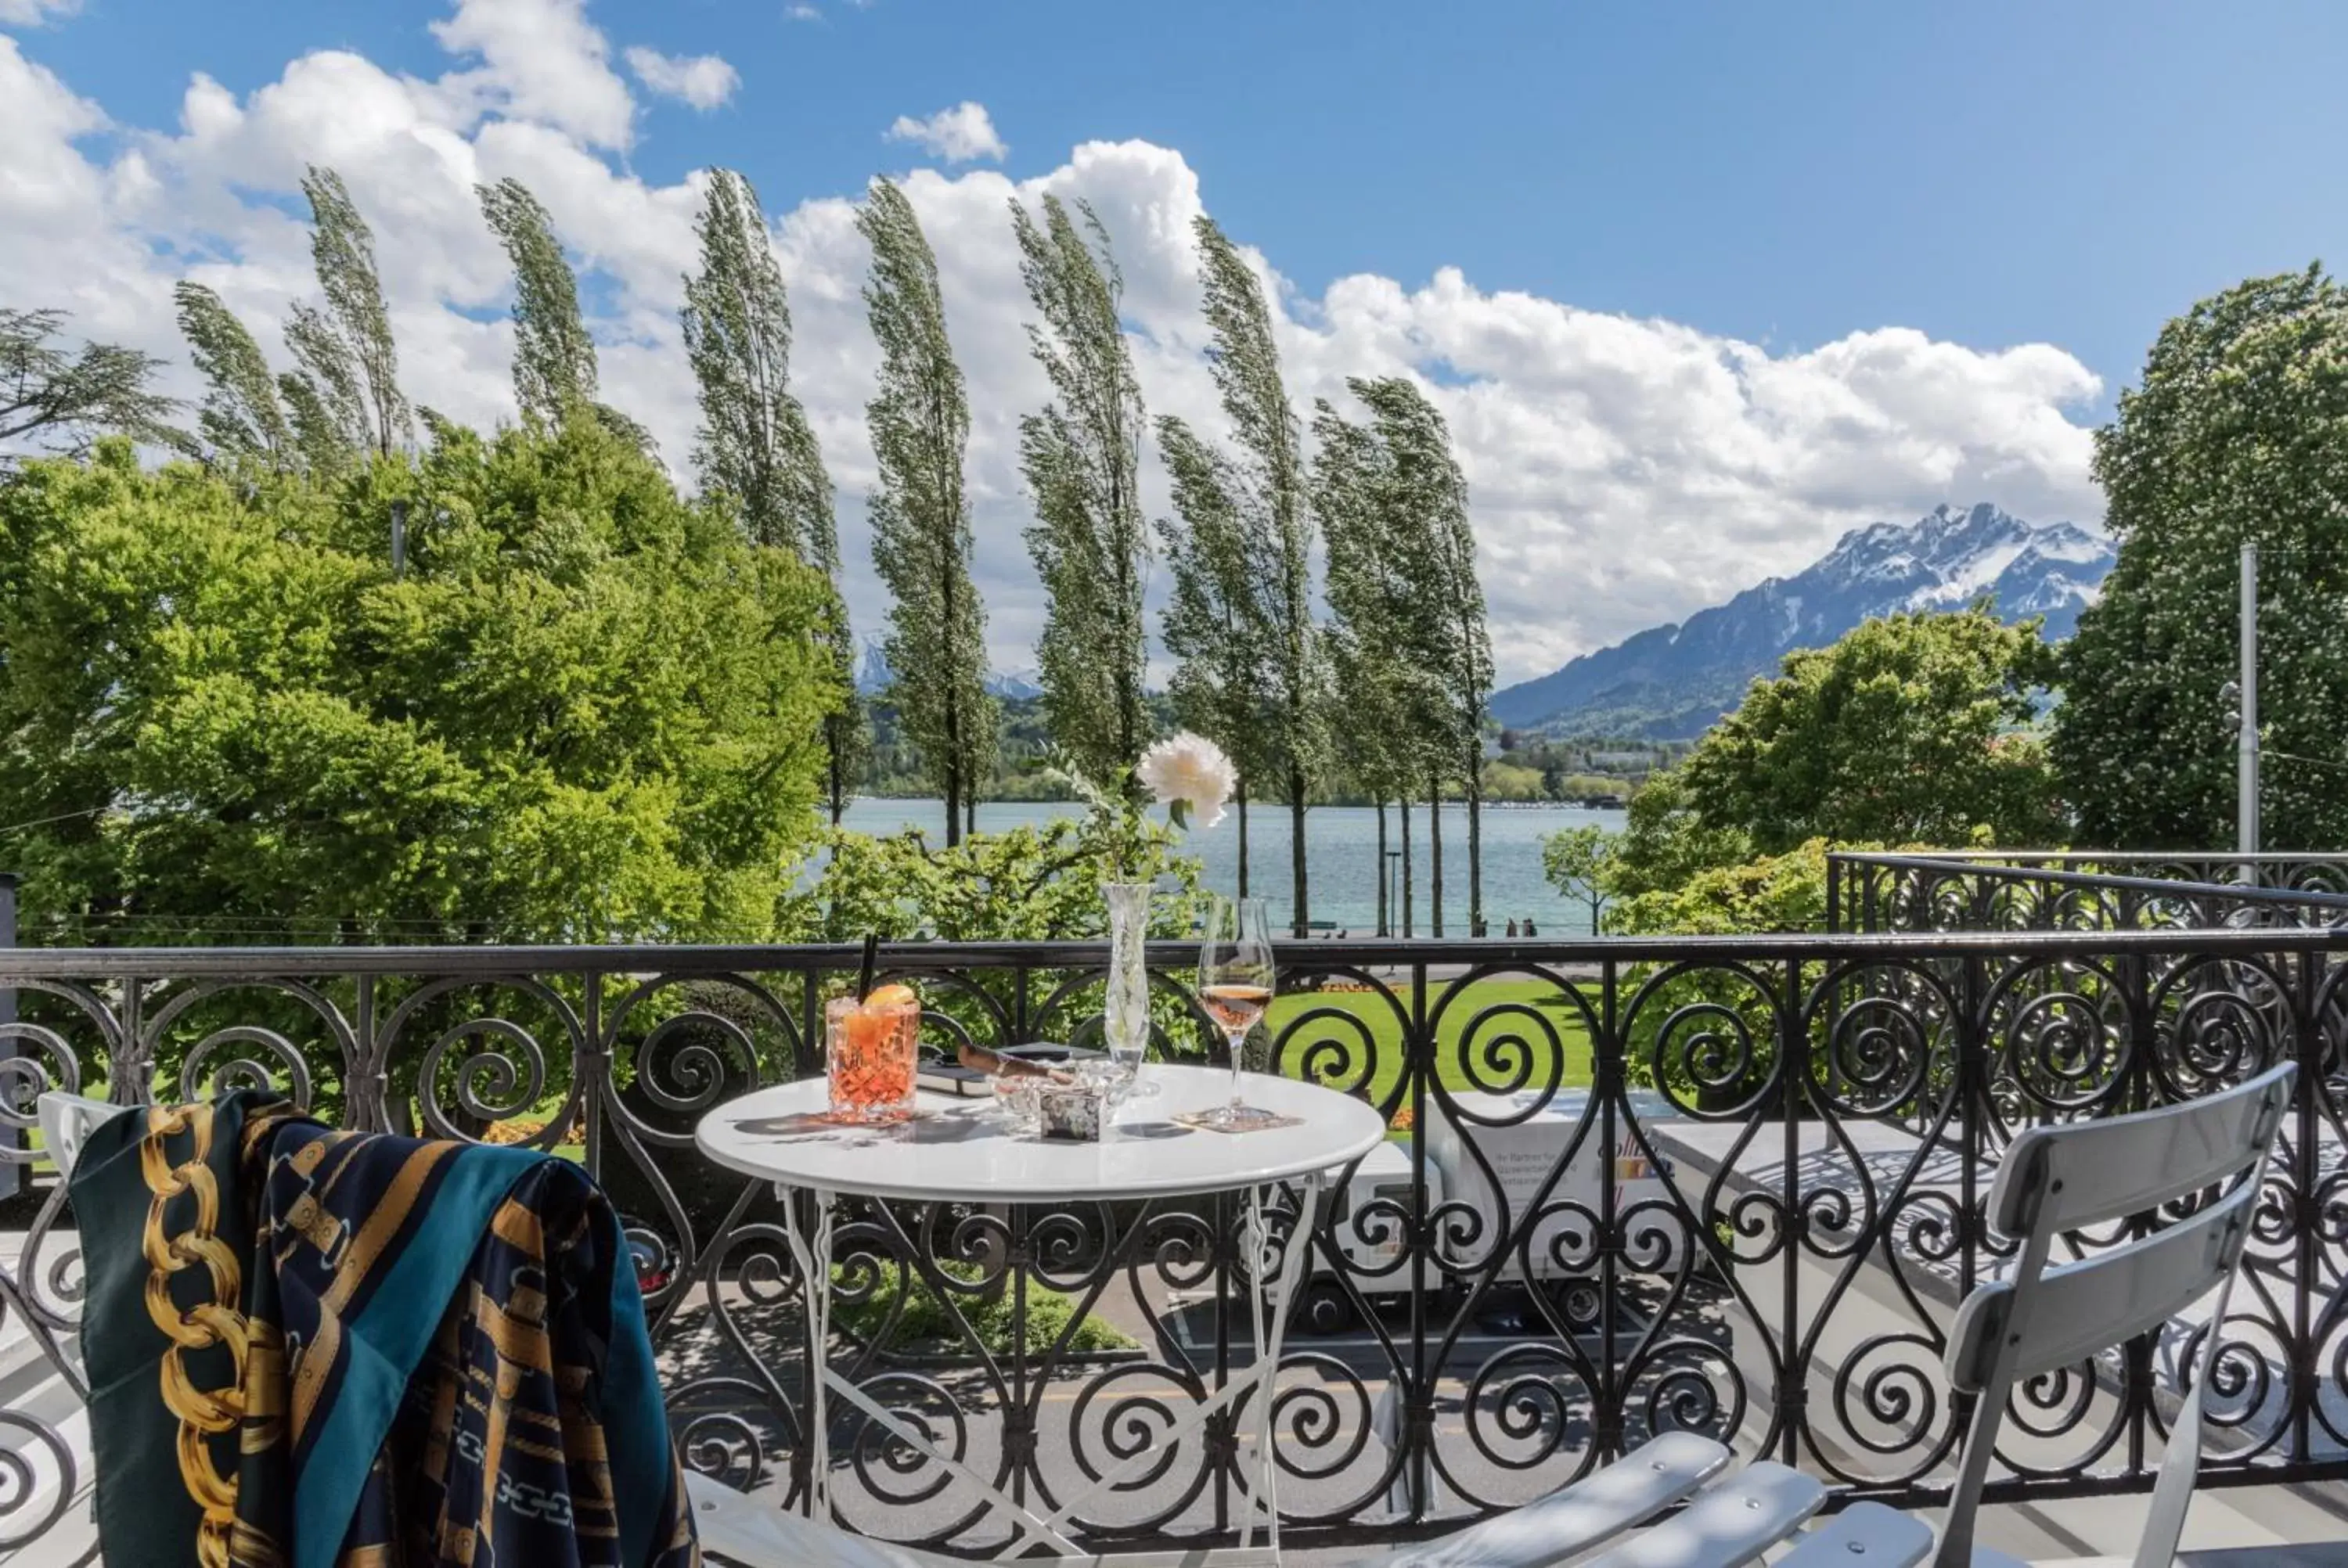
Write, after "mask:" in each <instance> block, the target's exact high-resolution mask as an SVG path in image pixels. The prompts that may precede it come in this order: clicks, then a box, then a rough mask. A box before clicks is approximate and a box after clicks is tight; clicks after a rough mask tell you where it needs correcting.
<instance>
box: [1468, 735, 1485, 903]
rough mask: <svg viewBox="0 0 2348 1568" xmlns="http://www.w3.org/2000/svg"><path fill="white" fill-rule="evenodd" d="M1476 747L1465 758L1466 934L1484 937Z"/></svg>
mask: <svg viewBox="0 0 2348 1568" xmlns="http://www.w3.org/2000/svg"><path fill="white" fill-rule="evenodd" d="M1483 753H1484V748H1483V746H1482V745H1481V743H1478V745H1476V747H1475V748H1474V749H1473V750H1471V751H1470V752H1469V753H1468V935H1469V936H1471V937H1481V936H1482V935H1483V934H1484V770H1483V768H1482V767H1481V766H1479V765H1478V764H1481V763H1482V762H1483V760H1484V754H1483Z"/></svg>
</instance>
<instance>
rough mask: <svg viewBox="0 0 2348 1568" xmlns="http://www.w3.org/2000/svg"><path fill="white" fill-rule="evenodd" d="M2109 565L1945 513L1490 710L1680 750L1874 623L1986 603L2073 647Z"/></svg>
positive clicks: (1505, 717)
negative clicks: (1748, 695) (1762, 684)
mask: <svg viewBox="0 0 2348 1568" xmlns="http://www.w3.org/2000/svg"><path fill="white" fill-rule="evenodd" d="M2111 566H2112V552H2111V547H2110V546H2109V545H2108V544H2106V542H2105V541H2104V540H2103V539H2102V538H2099V537H2097V536H2096V535H2095V534H2092V533H2090V532H2089V531H2088V530H2086V529H2085V528H2080V527H2078V526H2077V525H2076V524H2074V523H2069V522H2057V523H2030V522H2025V521H2024V520H2023V519H2022V518H2017V517H2014V516H2013V514H2011V513H2009V512H2006V511H2004V510H2003V509H2002V508H2000V507H1996V506H1993V505H1992V504H1991V503H1989V502H1986V501H1983V502H1980V503H1977V504H1976V505H1974V506H1972V507H1965V508H1962V509H1958V508H1955V507H1950V506H1947V505H1945V504H1943V505H1941V506H1939V507H1934V508H1933V509H1932V510H1931V511H1930V512H1927V513H1926V514H1924V516H1923V517H1921V518H1918V519H1917V520H1916V521H1915V522H1913V523H1904V524H1903V523H1891V522H1877V523H1869V524H1868V525H1867V526H1866V527H1864V528H1853V529H1851V530H1850V531H1849V532H1848V533H1846V534H1844V535H1843V536H1842V538H1839V539H1838V540H1837V541H1836V542H1835V547H1834V548H1833V549H1831V550H1829V551H1828V553H1827V554H1826V555H1824V556H1822V557H1820V558H1819V559H1818V560H1816V561H1813V562H1811V563H1810V565H1808V566H1807V567H1805V568H1804V569H1802V570H1800V571H1798V572H1796V573H1794V574H1793V575H1792V576H1790V577H1772V578H1768V579H1765V580H1763V581H1762V582H1760V583H1757V584H1756V585H1755V586H1754V587H1752V588H1748V589H1745V590H1744V591H1743V592H1741V593H1738V594H1736V595H1735V596H1734V597H1733V598H1731V599H1730V600H1727V601H1726V602H1725V603H1723V604H1716V605H1713V606H1710V607H1709V608H1707V609H1704V610H1698V611H1696V612H1695V613H1694V615H1691V616H1689V617H1688V618H1687V619H1686V620H1683V621H1679V622H1677V623H1675V624H1671V625H1664V626H1655V627H1650V628H1648V629H1647V630H1644V631H1642V632H1638V633H1636V634H1634V635H1632V636H1631V637H1628V638H1625V639H1624V640H1623V641H1620V642H1617V643H1614V644H1613V645H1612V646H1611V647H1607V648H1601V649H1599V650H1597V651H1595V652H1591V653H1585V654H1582V655H1581V656H1580V657H1579V658H1576V659H1573V660H1571V661H1568V662H1567V663H1566V664H1564V665H1562V666H1561V667H1560V668H1559V669H1557V670H1555V671H1551V672H1550V673H1549V674H1547V675H1542V676H1538V677H1536V678H1535V679H1533V680H1530V681H1523V682H1518V683H1517V684H1515V685H1512V686H1508V687H1504V688H1502V689H1501V690H1500V691H1498V692H1495V693H1493V696H1492V702H1491V712H1492V716H1493V717H1494V718H1495V719H1497V720H1498V721H1499V722H1500V723H1502V724H1504V725H1506V726H1508V727H1509V728H1510V729H1539V730H1543V731H1547V732H1549V733H1557V734H1605V735H1617V736H1622V737H1624V738H1631V737H1637V738H1641V739H1646V740H1689V739H1693V738H1694V736H1696V735H1698V734H1701V733H1703V732H1704V730H1705V729H1706V728H1708V727H1709V726H1710V725H1711V724H1712V723H1714V721H1715V720H1717V719H1718V718H1719V717H1720V716H1721V714H1723V713H1724V712H1727V711H1728V710H1729V709H1730V708H1733V707H1734V706H1735V704H1736V702H1737V701H1738V699H1739V698H1740V697H1741V696H1742V695H1743V693H1744V692H1745V689H1746V686H1747V685H1749V684H1750V683H1751V682H1752V681H1753V679H1754V677H1755V676H1756V675H1765V674H1774V673H1775V672H1776V670H1777V667H1778V662H1779V661H1781V660H1782V659H1783V658H1784V657H1785V656H1786V655H1787V653H1789V652H1791V651H1794V650H1795V649H1797V648H1818V647H1823V646H1825V645H1826V644H1828V643H1829V642H1832V641H1835V640H1836V639H1837V638H1838V637H1840V636H1842V634H1843V633H1845V632H1847V631H1849V630H1850V629H1851V628H1852V627H1855V626H1857V625H1858V624H1859V622H1860V621H1862V620H1867V619H1868V618H1869V617H1870V616H1878V615H1890V614H1892V613H1895V612H1897V611H1900V610H1956V609H1960V608H1962V606H1964V605H1965V604H1968V603H1970V602H1972V600H1974V599H1975V598H1977V597H1980V596H1981V595H1983V594H1987V595H1988V596H1989V597H1990V598H1991V600H1992V601H1993V604H1994V606H1995V608H1996V610H1997V612H1998V614H1999V615H2000V616H2001V617H2003V618H2004V619H2005V620H2022V619H2024V617H2027V616H2032V615H2038V616H2044V618H2045V626H2046V635H2047V636H2048V637H2049V638H2052V639H2059V638H2065V637H2068V636H2069V635H2070V634H2071V633H2072V631H2073V630H2075V628H2076V627H2077V625H2078V620H2079V611H2080V610H2083V609H2085V607H2086V606H2087V605H2088V604H2090V603H2092V602H2093V601H2094V600H2095V596H2096V592H2097V591H2098V590H2099V589H2101V587H2102V584H2103V579H2104V577H2105V574H2106V573H2107V572H2108V571H2110V569H2111Z"/></svg>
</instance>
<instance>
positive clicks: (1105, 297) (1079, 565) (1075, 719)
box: [1011, 196, 1150, 778]
mask: <svg viewBox="0 0 2348 1568" xmlns="http://www.w3.org/2000/svg"><path fill="white" fill-rule="evenodd" d="M1076 209H1077V211H1078V212H1079V213H1080V214H1081V215H1082V218H1083V226H1082V227H1081V228H1079V227H1078V225H1077V223H1076V220H1074V219H1072V218H1070V217H1069V215H1068V210H1067V208H1066V206H1065V205H1064V204H1063V203H1062V202H1061V201H1060V200H1059V198H1057V197H1056V196H1046V197H1045V198H1044V220H1043V222H1042V223H1041V224H1040V225H1039V224H1038V223H1037V222H1036V220H1035V219H1034V218H1033V217H1032V216H1030V215H1029V213H1028V211H1027V209H1026V208H1025V207H1024V206H1022V205H1021V204H1020V202H1019V201H1018V200H1017V199H1016V198H1014V199H1013V200H1012V202H1011V222H1012V228H1013V230H1014V232H1015V234H1016V235H1017V238H1018V241H1019V256H1020V261H1019V272H1020V276H1021V278H1022V279H1023V281H1024V282H1025V283H1026V286H1027V295H1028V298H1029V300H1030V301H1032V302H1034V304H1035V311H1036V313H1037V314H1038V315H1040V316H1041V317H1042V318H1043V319H1042V321H1041V323H1029V325H1028V328H1027V336H1028V342H1029V344H1030V346H1031V347H1032V349H1033V351H1034V353H1035V361H1036V363H1037V364H1040V365H1042V366H1043V367H1044V374H1045V376H1046V377H1047V378H1048V379H1049V380H1050V382H1051V384H1052V394H1053V401H1052V403H1051V405H1049V406H1047V407H1046V408H1045V409H1044V411H1043V412H1042V413H1040V414H1031V415H1027V416H1026V417H1025V418H1023V419H1022V420H1021V421H1020V422H1019V455H1020V467H1021V470H1022V471H1023V472H1024V474H1025V477H1026V480H1027V488H1028V490H1029V492H1030V493H1031V494H1032V495H1033V496H1034V497H1035V525H1034V526H1033V527H1031V528H1028V530H1027V549H1028V553H1029V554H1030V555H1031V556H1032V557H1034V559H1035V571H1036V575H1037V576H1038V577H1040V578H1042V579H1043V582H1044V590H1045V594H1046V596H1047V597H1048V599H1049V601H1050V602H1049V608H1048V609H1047V610H1045V620H1044V635H1043V639H1042V641H1041V642H1040V643H1039V644H1038V646H1037V648H1036V659H1037V662H1038V664H1039V665H1040V666H1041V676H1040V680H1041V684H1042V686H1043V688H1044V705H1045V712H1047V713H1048V714H1049V715H1050V718H1051V722H1052V733H1053V734H1054V736H1055V737H1056V739H1057V740H1058V742H1059V743H1060V745H1061V746H1062V747H1063V748H1064V749H1065V750H1066V753H1068V755H1069V757H1070V758H1071V760H1073V761H1074V762H1075V764H1076V766H1077V767H1079V768H1080V769H1082V770H1083V771H1084V772H1085V773H1086V774H1089V775H1090V776H1092V777H1094V778H1107V777H1109V776H1110V775H1112V774H1117V773H1118V772H1119V771H1120V770H1127V769H1130V768H1131V767H1132V766H1133V764H1134V763H1135V762H1136V761H1138V759H1139V758H1140V755H1141V751H1142V747H1143V746H1144V745H1146V744H1147V743H1148V740H1149V730H1150V719H1149V707H1148V701H1147V698H1146V694H1145V692H1144V691H1143V687H1142V678H1143V671H1144V659H1145V654H1146V649H1145V646H1144V636H1143V628H1142V605H1141V597H1142V574H1143V569H1144V567H1145V565H1146V563H1147V561H1148V553H1149V536H1148V529H1147V528H1146V527H1145V526H1144V522H1143V518H1142V512H1141V481H1140V466H1141V438H1142V433H1143V427H1144V415H1143V412H1142V406H1141V388H1140V384H1138V382H1136V381H1135V379H1134V375H1133V359H1132V354H1131V353H1130V351H1129V350H1128V347H1127V345H1126V341H1125V332H1124V328H1123V326H1122V324H1121V323H1120V322H1119V319H1118V315H1117V302H1118V298H1119V296H1120V295H1121V293H1122V292H1123V291H1124V279H1123V278H1122V276H1121V275H1120V274H1119V273H1118V272H1117V261H1116V260H1115V258H1114V257H1113V256H1112V255H1111V254H1110V252H1109V244H1108V232H1107V230H1105V229H1103V228H1102V227H1101V223H1100V220H1099V218H1098V217H1097V215H1096V214H1095V213H1094V212H1093V210H1092V209H1091V208H1090V207H1088V206H1086V205H1085V204H1084V203H1083V202H1081V201H1080V202H1078V203H1077V204H1076Z"/></svg>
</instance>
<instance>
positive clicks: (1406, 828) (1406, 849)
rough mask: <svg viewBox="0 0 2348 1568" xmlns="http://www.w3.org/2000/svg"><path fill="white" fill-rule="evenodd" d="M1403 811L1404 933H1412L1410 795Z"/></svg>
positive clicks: (1402, 806) (1405, 799) (1404, 802)
mask: <svg viewBox="0 0 2348 1568" xmlns="http://www.w3.org/2000/svg"><path fill="white" fill-rule="evenodd" d="M1399 805H1400V807H1401V811H1402V934H1403V935H1404V936H1406V937H1407V936H1410V935H1412V934H1413V933H1412V930H1411V918H1410V796H1409V795H1408V794H1405V795H1404V796H1403V797H1402V800H1401V801H1400V802H1399Z"/></svg>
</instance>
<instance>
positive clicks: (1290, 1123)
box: [1170, 1111, 1304, 1132]
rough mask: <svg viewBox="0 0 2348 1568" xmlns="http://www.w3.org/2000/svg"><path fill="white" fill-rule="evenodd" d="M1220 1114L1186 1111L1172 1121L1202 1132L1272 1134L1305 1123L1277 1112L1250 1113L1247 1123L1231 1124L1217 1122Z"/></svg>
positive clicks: (1300, 1119)
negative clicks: (1277, 1130)
mask: <svg viewBox="0 0 2348 1568" xmlns="http://www.w3.org/2000/svg"><path fill="white" fill-rule="evenodd" d="M1220 1114H1221V1112H1220V1111H1185V1112H1182V1113H1180V1114H1179V1115H1178V1116H1174V1117H1172V1118H1170V1120H1171V1121H1173V1122H1175V1123H1176V1124H1177V1125H1178V1126H1183V1127H1190V1128H1195V1129H1197V1130H1198V1131H1199V1132H1272V1131H1274V1130H1275V1129H1278V1128H1282V1127H1296V1126H1301V1125H1303V1121H1304V1118H1303V1117H1302V1116H1282V1115H1281V1114H1280V1113H1279V1112H1276V1111H1250V1112H1247V1120H1246V1121H1244V1122H1237V1123H1231V1122H1218V1121H1216V1120H1215V1118H1216V1117H1217V1116H1219V1115H1220Z"/></svg>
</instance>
